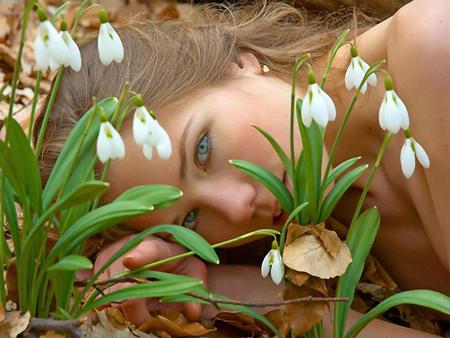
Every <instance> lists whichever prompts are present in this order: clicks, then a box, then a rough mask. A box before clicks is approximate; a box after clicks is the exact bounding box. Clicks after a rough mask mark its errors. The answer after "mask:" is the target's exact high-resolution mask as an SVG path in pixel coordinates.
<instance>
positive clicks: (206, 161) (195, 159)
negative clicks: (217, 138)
mask: <svg viewBox="0 0 450 338" xmlns="http://www.w3.org/2000/svg"><path fill="white" fill-rule="evenodd" d="M203 140H207V141H208V145H207V154H206V159H205V160H204V161H202V162H204V163H201V162H200V161H199V160H198V156H197V154H198V150H199V147H200V146H201V144H202V142H203ZM211 151H212V142H211V137H210V136H209V132H208V131H206V132H205V133H203V134H202V135H201V136H200V138H199V140H198V142H197V145H196V147H195V154H194V161H195V163H197V164H198V165H199V166H200V167H201V168H202V170H204V171H206V170H207V168H206V165H207V164H208V162H209V159H210V157H211ZM191 214H193V215H194V216H193V217H194V220H193V221H190V222H192V223H193V224H192V225H186V224H185V223H186V220H187V219H188V218H189V217H190V215H191ZM197 214H198V208H195V209H192V210H191V211H189V212H188V214H187V215H186V217H185V218H184V220H183V223H182V226H184V227H186V228H189V229H194V228H195V225H196V224H195V223H196V220H197Z"/></svg>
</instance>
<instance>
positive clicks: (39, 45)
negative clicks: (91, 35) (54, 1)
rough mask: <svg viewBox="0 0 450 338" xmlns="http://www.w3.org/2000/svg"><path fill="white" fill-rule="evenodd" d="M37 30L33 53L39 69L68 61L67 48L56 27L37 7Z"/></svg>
mask: <svg viewBox="0 0 450 338" xmlns="http://www.w3.org/2000/svg"><path fill="white" fill-rule="evenodd" d="M37 14H38V17H39V21H40V24H39V30H38V32H37V34H36V39H35V40H34V54H35V58H36V64H37V67H38V69H39V70H42V71H44V70H46V69H47V68H48V67H49V65H50V64H51V65H52V68H53V67H56V68H57V67H59V66H60V65H64V64H67V63H68V62H69V50H68V49H67V46H66V44H65V43H64V40H63V39H62V37H61V36H60V35H59V34H58V32H57V31H56V28H55V27H54V26H53V25H52V23H51V22H50V21H49V20H48V19H47V15H46V14H45V11H44V10H43V9H42V8H40V7H39V8H38V9H37Z"/></svg>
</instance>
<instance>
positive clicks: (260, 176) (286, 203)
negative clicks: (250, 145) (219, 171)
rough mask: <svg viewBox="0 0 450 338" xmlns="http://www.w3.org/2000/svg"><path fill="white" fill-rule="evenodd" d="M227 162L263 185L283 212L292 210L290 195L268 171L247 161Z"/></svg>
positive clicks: (282, 184)
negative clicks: (278, 203)
mask: <svg viewBox="0 0 450 338" xmlns="http://www.w3.org/2000/svg"><path fill="white" fill-rule="evenodd" d="M229 162H230V163H231V164H232V165H234V166H235V167H236V168H238V169H239V170H241V171H242V172H244V173H246V174H248V175H250V176H251V177H253V178H254V179H256V180H257V181H258V182H260V183H261V184H262V185H264V186H265V187H266V188H267V189H268V190H269V191H270V192H271V193H272V194H273V195H274V196H275V197H276V199H277V200H278V201H279V202H280V205H281V207H282V208H283V210H284V211H286V212H291V211H292V209H294V201H293V199H292V196H291V193H290V192H289V190H288V189H287V188H286V187H285V185H284V183H283V182H282V181H281V180H280V179H279V178H278V177H276V176H275V175H274V174H272V173H271V172H270V171H268V170H267V169H265V168H263V167H261V166H259V165H257V164H253V163H250V162H247V161H241V160H230V161H229Z"/></svg>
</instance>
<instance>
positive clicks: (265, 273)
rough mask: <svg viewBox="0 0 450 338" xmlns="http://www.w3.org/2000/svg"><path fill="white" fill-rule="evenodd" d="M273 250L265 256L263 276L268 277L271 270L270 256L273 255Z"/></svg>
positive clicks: (262, 265)
mask: <svg viewBox="0 0 450 338" xmlns="http://www.w3.org/2000/svg"><path fill="white" fill-rule="evenodd" d="M272 251H273V250H270V251H269V252H268V253H267V255H266V256H265V257H264V259H263V262H262V264H261V276H263V277H264V278H266V277H267V276H268V275H269V272H270V257H271V255H272Z"/></svg>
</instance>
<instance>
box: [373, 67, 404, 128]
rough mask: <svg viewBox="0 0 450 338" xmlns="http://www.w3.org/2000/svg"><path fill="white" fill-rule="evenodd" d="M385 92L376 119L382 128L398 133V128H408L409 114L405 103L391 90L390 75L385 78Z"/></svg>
mask: <svg viewBox="0 0 450 338" xmlns="http://www.w3.org/2000/svg"><path fill="white" fill-rule="evenodd" d="M385 88H386V93H385V95H384V98H383V102H382V103H381V106H380V110H379V113H378V121H379V123H380V127H381V128H382V129H383V130H389V131H390V132H391V133H392V134H396V133H398V131H399V130H400V128H402V129H404V130H406V129H408V128H409V115H408V110H407V109H406V106H405V104H404V103H403V101H402V100H401V99H400V97H399V96H398V95H397V93H396V92H395V91H394V90H393V86H392V79H391V78H390V76H386V78H385Z"/></svg>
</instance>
